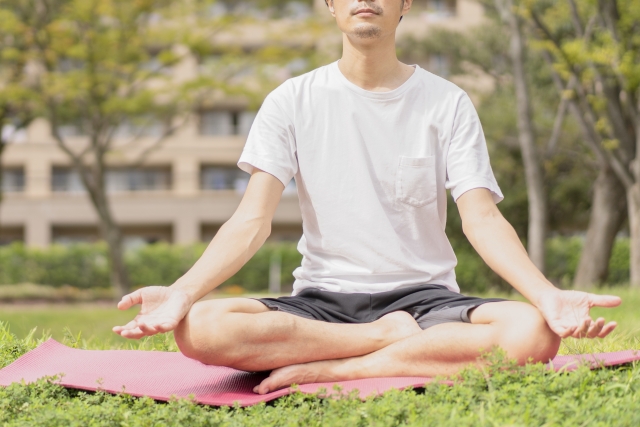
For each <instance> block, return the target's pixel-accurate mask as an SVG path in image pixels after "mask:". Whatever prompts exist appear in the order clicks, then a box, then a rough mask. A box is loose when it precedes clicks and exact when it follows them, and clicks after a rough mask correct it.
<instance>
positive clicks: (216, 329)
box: [175, 299, 560, 394]
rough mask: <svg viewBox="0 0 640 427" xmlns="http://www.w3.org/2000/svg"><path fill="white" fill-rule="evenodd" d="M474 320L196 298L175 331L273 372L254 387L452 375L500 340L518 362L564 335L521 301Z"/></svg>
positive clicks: (218, 353) (198, 352)
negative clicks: (328, 316)
mask: <svg viewBox="0 0 640 427" xmlns="http://www.w3.org/2000/svg"><path fill="white" fill-rule="evenodd" d="M470 320H471V324H467V323H445V324H440V325H436V326H432V327H430V328H428V329H426V330H424V331H423V330H421V329H420V328H419V327H418V325H417V324H416V323H415V321H414V320H413V318H412V317H411V316H410V315H409V314H407V313H405V312H394V313H391V314H388V315H386V316H384V317H382V318H381V319H379V320H377V321H375V322H372V323H364V324H335V323H326V322H320V321H317V320H309V319H305V318H302V317H298V316H294V315H291V314H287V313H282V312H277V311H275V312H274V311H269V310H268V309H267V308H266V307H265V306H264V305H263V304H262V303H260V302H259V301H255V300H249V299H229V300H213V301H206V302H201V303H198V304H195V305H194V306H193V308H192V309H191V311H190V312H189V314H188V315H187V317H185V319H184V320H183V321H182V322H181V323H180V325H179V326H178V328H177V329H176V331H175V337H176V342H177V344H178V346H179V348H180V350H181V351H182V352H183V353H184V354H185V355H186V356H188V357H191V358H194V359H197V360H199V361H201V362H203V363H206V364H215V365H222V366H229V367H233V368H237V369H242V370H247V371H263V370H271V369H273V372H272V373H271V375H270V376H269V377H268V378H266V379H265V380H264V381H263V382H262V383H261V384H260V385H259V386H258V387H256V392H258V393H261V394H263V393H268V392H270V391H274V390H277V389H279V388H282V387H287V386H289V385H291V384H294V383H295V384H304V383H310V382H328V381H340V380H350V379H358V378H367V377H388V376H437V375H451V374H454V373H456V372H458V371H459V370H460V369H461V368H463V367H465V366H467V365H469V364H473V363H478V357H479V356H480V355H481V354H482V352H483V351H488V350H490V349H492V348H493V347H496V346H498V347H501V348H502V349H504V350H505V351H506V353H507V356H508V357H510V358H514V359H516V360H517V361H518V362H519V363H520V364H524V363H525V362H526V361H527V360H533V361H534V362H538V361H547V360H549V359H550V358H552V357H553V356H555V354H556V352H557V351H558V347H559V345H560V338H559V337H558V336H557V335H556V334H555V333H553V332H552V331H551V330H550V329H549V327H548V326H547V324H546V322H545V320H544V319H543V317H542V315H541V314H540V312H539V311H538V310H537V309H536V308H535V307H533V306H531V305H529V304H525V303H521V302H515V301H504V302H494V303H486V304H483V305H481V306H479V307H477V308H476V309H474V310H473V311H472V312H471V315H470Z"/></svg>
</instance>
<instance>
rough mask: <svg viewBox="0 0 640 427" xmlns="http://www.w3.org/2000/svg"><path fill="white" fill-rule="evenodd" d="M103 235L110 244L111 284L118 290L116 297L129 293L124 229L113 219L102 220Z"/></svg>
mask: <svg viewBox="0 0 640 427" xmlns="http://www.w3.org/2000/svg"><path fill="white" fill-rule="evenodd" d="M100 228H101V230H102V236H103V238H104V239H105V240H106V242H107V245H108V246H109V266H110V270H111V271H110V277H111V286H112V287H113V289H114V290H115V291H116V299H118V300H119V299H120V298H122V297H123V296H124V295H126V294H128V293H129V290H130V286H129V276H128V274H127V270H126V266H125V263H124V250H123V247H122V231H121V230H120V227H118V226H117V225H116V224H115V223H114V222H113V221H111V220H108V221H101V224H100Z"/></svg>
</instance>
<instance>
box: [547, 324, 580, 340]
mask: <svg viewBox="0 0 640 427" xmlns="http://www.w3.org/2000/svg"><path fill="white" fill-rule="evenodd" d="M550 327H551V330H552V331H553V332H555V333H556V334H557V335H558V336H559V337H560V338H567V337H568V336H571V334H572V333H573V331H574V329H575V328H566V327H564V326H559V325H553V326H552V325H550Z"/></svg>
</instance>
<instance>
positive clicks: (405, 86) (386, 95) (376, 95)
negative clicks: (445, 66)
mask: <svg viewBox="0 0 640 427" xmlns="http://www.w3.org/2000/svg"><path fill="white" fill-rule="evenodd" d="M411 66H412V67H414V68H415V71H414V72H413V74H411V76H410V77H409V78H408V79H407V80H406V81H405V82H404V83H402V84H401V85H400V86H398V87H397V88H395V89H393V90H389V91H386V92H372V91H370V90H366V89H363V88H361V87H360V86H358V85H356V84H355V83H352V82H350V81H349V79H347V78H346V77H345V76H344V74H342V71H340V68H339V67H338V61H335V62H333V63H332V64H330V69H331V72H332V73H333V74H335V76H336V77H337V78H338V80H339V81H340V82H341V83H342V84H344V85H345V86H346V87H347V88H349V89H350V90H352V91H354V92H355V93H357V94H358V95H361V96H364V97H367V98H372V99H383V100H387V99H393V98H395V97H397V96H399V95H401V94H403V93H404V92H406V91H407V90H409V89H410V88H411V87H412V86H413V85H414V84H415V82H416V81H417V80H418V76H417V74H418V72H419V71H420V66H419V65H418V64H413V65H411Z"/></svg>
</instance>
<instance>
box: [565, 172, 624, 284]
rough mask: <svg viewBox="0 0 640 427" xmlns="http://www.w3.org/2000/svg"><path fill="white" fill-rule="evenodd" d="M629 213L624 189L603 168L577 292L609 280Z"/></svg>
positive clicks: (575, 281) (594, 197)
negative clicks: (615, 246) (613, 254)
mask: <svg viewBox="0 0 640 427" xmlns="http://www.w3.org/2000/svg"><path fill="white" fill-rule="evenodd" d="M626 210H627V201H626V198H625V188H624V186H623V185H622V183H621V182H620V180H619V179H618V177H617V176H616V174H615V173H614V172H613V171H612V170H611V169H610V168H608V167H606V166H605V167H602V168H601V169H600V172H599V173H598V178H597V179H596V182H595V184H594V190H593V204H592V206H591V215H590V217H589V227H588V229H587V237H586V239H585V242H584V246H583V249H582V254H581V255H580V262H579V264H578V270H577V271H576V276H575V278H574V280H573V287H574V288H576V289H588V288H590V287H592V286H593V285H596V284H600V283H603V282H604V281H605V280H606V279H607V275H608V273H609V260H610V258H611V251H612V249H613V244H614V242H615V237H616V234H617V233H618V230H619V229H620V226H621V225H622V223H623V222H624V219H625V218H626V214H627V212H626Z"/></svg>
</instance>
